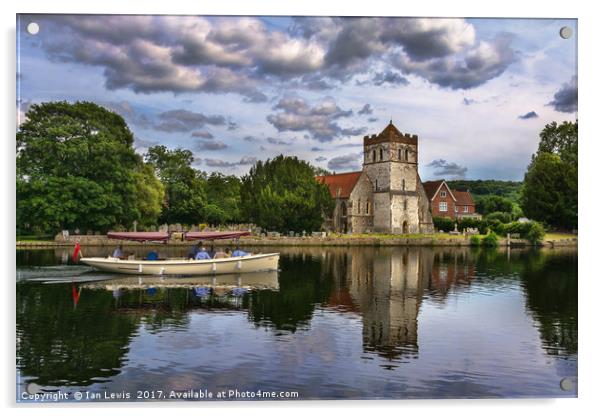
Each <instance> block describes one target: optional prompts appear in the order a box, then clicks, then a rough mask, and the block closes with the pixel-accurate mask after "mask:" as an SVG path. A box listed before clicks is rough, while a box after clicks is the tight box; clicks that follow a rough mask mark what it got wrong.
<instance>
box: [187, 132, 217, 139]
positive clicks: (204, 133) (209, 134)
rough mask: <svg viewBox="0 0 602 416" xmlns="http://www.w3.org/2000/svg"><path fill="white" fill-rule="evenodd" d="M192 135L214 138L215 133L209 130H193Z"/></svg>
mask: <svg viewBox="0 0 602 416" xmlns="http://www.w3.org/2000/svg"><path fill="white" fill-rule="evenodd" d="M190 136H191V137H197V138H200V139H213V134H211V133H210V132H208V131H207V130H199V131H193V132H192V133H190Z"/></svg>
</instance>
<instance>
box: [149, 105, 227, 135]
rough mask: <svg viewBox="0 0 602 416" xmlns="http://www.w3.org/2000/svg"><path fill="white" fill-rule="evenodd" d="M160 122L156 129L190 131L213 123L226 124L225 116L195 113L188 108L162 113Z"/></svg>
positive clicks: (159, 116)
mask: <svg viewBox="0 0 602 416" xmlns="http://www.w3.org/2000/svg"><path fill="white" fill-rule="evenodd" d="M158 118H159V120H160V122H159V123H158V124H156V125H155V129H157V130H160V131H165V132H169V133H171V132H188V131H192V130H194V129H198V128H200V127H203V126H205V125H206V124H211V125H214V126H221V125H225V124H226V119H225V118H224V116H217V115H211V116H207V115H205V114H202V113H195V112H192V111H188V110H183V109H178V110H170V111H165V112H163V113H160V114H159V115H158Z"/></svg>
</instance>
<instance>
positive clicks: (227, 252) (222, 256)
mask: <svg viewBox="0 0 602 416" xmlns="http://www.w3.org/2000/svg"><path fill="white" fill-rule="evenodd" d="M228 257H232V255H231V254H230V249H229V248H226V250H224V251H222V250H218V251H217V252H216V253H215V255H214V256H213V258H214V259H225V258H228Z"/></svg>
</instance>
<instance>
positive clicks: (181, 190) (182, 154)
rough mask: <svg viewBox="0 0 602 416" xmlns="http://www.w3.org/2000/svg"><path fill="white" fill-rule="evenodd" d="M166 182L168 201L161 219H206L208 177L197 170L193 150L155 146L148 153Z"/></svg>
mask: <svg viewBox="0 0 602 416" xmlns="http://www.w3.org/2000/svg"><path fill="white" fill-rule="evenodd" d="M145 160H146V162H147V163H149V164H150V165H152V166H153V167H154V169H155V172H156V174H157V176H158V177H159V179H160V180H161V182H162V183H163V185H164V186H165V196H166V200H165V203H164V206H163V210H162V212H161V215H160V217H159V219H160V221H161V222H164V223H169V224H174V223H181V224H198V223H199V222H201V221H203V220H204V219H205V212H204V209H205V205H206V204H207V194H206V192H205V179H204V177H203V174H201V172H199V171H197V170H196V169H194V168H193V167H192V166H191V164H192V162H193V161H194V158H193V156H192V152H191V151H190V150H185V149H175V150H169V149H167V148H166V147H165V146H154V147H151V148H149V149H148V152H147V153H146V155H145Z"/></svg>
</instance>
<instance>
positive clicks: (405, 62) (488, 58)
mask: <svg viewBox="0 0 602 416" xmlns="http://www.w3.org/2000/svg"><path fill="white" fill-rule="evenodd" d="M511 41H512V37H511V36H510V35H508V34H503V35H498V36H497V37H496V39H495V40H494V41H493V42H487V41H480V42H479V43H478V44H476V45H474V46H473V47H472V48H470V49H469V50H467V51H466V52H465V53H464V54H462V55H459V56H457V55H450V56H444V57H441V58H433V59H428V60H412V59H411V57H410V56H409V55H407V54H405V53H400V54H398V55H397V56H395V57H394V58H393V59H392V61H391V62H392V63H393V65H395V66H396V67H397V68H399V69H400V70H401V71H402V72H404V73H406V74H413V75H417V76H420V77H422V78H424V79H426V80H427V81H429V82H430V83H431V84H436V85H439V86H441V87H448V88H451V89H453V90H457V89H470V88H475V87H478V86H479V85H482V84H484V83H485V82H487V81H489V80H491V79H493V78H496V77H498V76H500V75H501V74H503V73H504V71H505V70H506V69H507V68H508V67H509V66H510V64H512V63H513V62H514V61H515V60H516V54H515V52H514V50H513V49H512V48H511V47H510V44H511Z"/></svg>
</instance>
